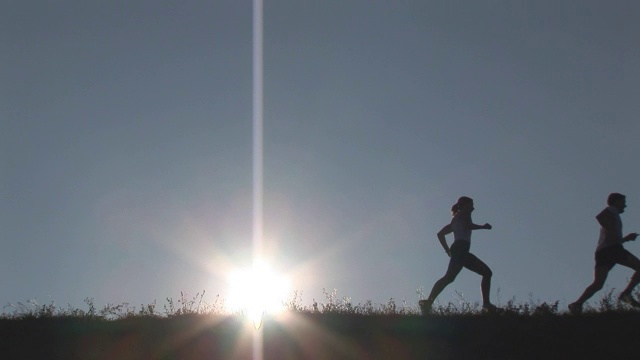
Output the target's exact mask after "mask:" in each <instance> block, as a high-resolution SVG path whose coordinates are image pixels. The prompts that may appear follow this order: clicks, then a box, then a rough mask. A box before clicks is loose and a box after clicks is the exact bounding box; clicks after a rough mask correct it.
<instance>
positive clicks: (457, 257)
mask: <svg viewBox="0 0 640 360" xmlns="http://www.w3.org/2000/svg"><path fill="white" fill-rule="evenodd" d="M473 210H475V209H474V207H473V199H471V198H469V197H466V196H463V197H461V198H459V199H458V202H457V203H455V204H454V205H453V206H452V207H451V214H452V215H453V218H452V219H451V223H450V224H448V225H446V226H445V227H443V228H442V230H440V231H439V232H438V240H440V244H442V247H443V248H444V251H445V252H446V253H447V255H449V257H450V258H451V259H450V260H449V267H448V268H447V272H446V273H445V274H444V276H443V277H442V278H440V280H438V281H436V283H435V284H434V285H433V289H431V293H430V294H429V298H427V299H426V300H420V301H419V302H418V304H419V305H420V310H421V311H422V313H423V314H425V315H426V314H428V313H430V312H431V307H432V306H433V302H434V301H435V299H436V298H437V297H438V295H439V294H440V293H441V292H442V290H444V288H445V287H446V286H447V285H449V284H451V283H452V282H453V280H455V278H456V276H458V274H459V273H460V270H462V268H463V267H465V268H467V269H469V270H471V271H473V272H475V273H477V274H480V275H481V276H482V282H481V290H482V308H483V309H484V310H486V311H496V310H497V308H496V307H495V305H493V304H491V302H490V301H489V292H490V290H491V276H492V275H493V273H492V272H491V269H490V268H489V267H488V266H487V264H485V263H484V262H482V260H480V259H478V258H477V257H476V256H475V255H473V254H472V253H470V252H469V248H470V246H471V231H472V230H479V229H487V230H490V229H491V225H489V224H484V225H476V224H474V223H473V221H472V220H471V212H473ZM452 232H453V237H454V241H453V244H451V248H449V246H448V245H447V239H446V238H445V235H447V234H450V233H452Z"/></svg>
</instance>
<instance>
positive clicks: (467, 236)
mask: <svg viewBox="0 0 640 360" xmlns="http://www.w3.org/2000/svg"><path fill="white" fill-rule="evenodd" d="M471 223H472V221H471V215H470V214H460V213H457V214H456V215H454V216H453V219H451V230H453V239H454V240H464V241H469V242H471V226H470V225H471Z"/></svg>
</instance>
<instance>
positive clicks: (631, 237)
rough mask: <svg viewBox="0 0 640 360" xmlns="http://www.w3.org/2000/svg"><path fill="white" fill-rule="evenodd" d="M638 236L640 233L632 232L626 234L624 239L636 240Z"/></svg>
mask: <svg viewBox="0 0 640 360" xmlns="http://www.w3.org/2000/svg"><path fill="white" fill-rule="evenodd" d="M637 237H638V233H631V234H629V235H627V236H625V237H624V240H626V241H635V240H636V238H637Z"/></svg>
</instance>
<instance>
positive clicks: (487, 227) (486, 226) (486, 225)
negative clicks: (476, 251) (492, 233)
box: [482, 223, 492, 230]
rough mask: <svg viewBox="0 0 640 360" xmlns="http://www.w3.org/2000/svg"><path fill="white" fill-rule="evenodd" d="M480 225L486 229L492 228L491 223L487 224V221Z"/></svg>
mask: <svg viewBox="0 0 640 360" xmlns="http://www.w3.org/2000/svg"><path fill="white" fill-rule="evenodd" d="M482 226H483V227H484V228H485V229H487V230H491V228H492V226H491V224H489V223H486V224H484V225H482Z"/></svg>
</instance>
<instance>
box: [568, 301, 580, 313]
mask: <svg viewBox="0 0 640 360" xmlns="http://www.w3.org/2000/svg"><path fill="white" fill-rule="evenodd" d="M568 307H569V311H570V312H571V313H572V314H574V315H579V314H582V304H578V303H571V304H569V306H568Z"/></svg>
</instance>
